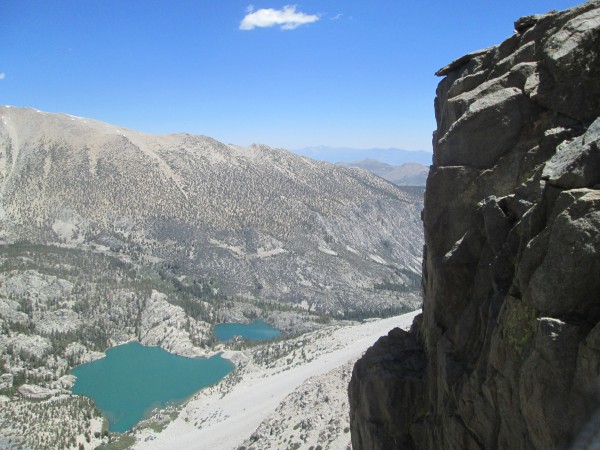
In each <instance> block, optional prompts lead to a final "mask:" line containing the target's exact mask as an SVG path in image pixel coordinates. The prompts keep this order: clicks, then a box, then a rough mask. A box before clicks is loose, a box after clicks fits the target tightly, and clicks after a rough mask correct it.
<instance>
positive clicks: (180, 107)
mask: <svg viewBox="0 0 600 450" xmlns="http://www.w3.org/2000/svg"><path fill="white" fill-rule="evenodd" d="M578 3H579V2H576V1H559V0H556V1H554V0H548V1H540V0H505V1H492V0H479V1H473V0H464V1H461V2H448V1H438V0H421V1H401V0H373V1H364V0H363V1H354V0H328V1H302V2H299V3H290V2H289V1H276V0H271V1H237V0H195V1H177V0H175V1H170V2H167V1H154V0H148V1H144V2H141V1H125V0H77V1H62V0H54V1H46V0H37V1H34V0H3V1H2V2H1V3H0V42H2V44H1V45H0V104H8V105H14V106H29V107H34V108H37V109H41V110H44V111H51V112H67V113H69V114H73V115H77V116H84V117H92V118H95V119H99V120H102V121H106V122H109V123H113V124H116V125H122V126H126V127H129V128H134V129H137V130H140V131H144V132H149V133H171V132H190V133H194V134H205V135H208V136H212V137H214V138H216V139H218V140H221V141H223V142H227V143H234V144H239V145H248V144H251V143H254V142H259V143H264V144H268V145H272V146H277V147H286V148H301V147H306V146H314V145H327V146H334V147H356V148H370V147H398V148H404V149H414V150H416V149H422V150H430V149H431V132H432V131H433V129H434V128H435V120H434V114H433V98H434V96H435V87H436V85H437V83H438V81H439V79H437V78H436V77H435V76H434V75H433V74H434V72H435V71H436V70H437V69H439V68H440V67H442V66H444V65H445V64H447V63H449V62H450V61H451V60H453V59H456V58H457V57H460V56H461V55H463V54H465V53H468V52H470V51H473V50H476V49H479V48H483V47H487V46H490V45H493V44H497V43H500V42H501V41H502V40H503V39H505V38H507V37H509V36H510V35H511V34H512V24H513V22H514V20H516V19H517V18H519V17H520V16H523V15H528V14H534V13H542V12H546V11H548V10H551V9H564V8H567V7H570V6H573V5H576V4H578ZM286 6H290V8H288V9H285V7H286ZM294 7H295V8H294ZM265 10H272V11H265ZM249 14H253V16H249V18H247V19H246V21H245V22H244V24H243V25H242V23H243V22H242V21H243V20H244V18H245V17H247V16H248V15H249ZM286 20H287V22H286ZM270 23H277V24H276V25H273V26H271V27H267V26H262V27H261V26H257V25H269V24H270ZM240 27H241V28H243V29H240ZM282 27H283V28H288V29H282Z"/></svg>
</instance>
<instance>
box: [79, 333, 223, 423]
mask: <svg viewBox="0 0 600 450" xmlns="http://www.w3.org/2000/svg"><path fill="white" fill-rule="evenodd" d="M234 367H235V366H234V364H233V363H232V362H231V361H229V360H226V359H223V358H221V356H220V355H215V356H213V357H211V358H184V357H182V356H177V355H173V354H172V353H169V352H167V351H165V350H163V349H162V348H160V347H145V346H143V345H141V344H139V343H137V342H130V343H128V344H125V345H119V346H118V347H113V348H111V349H109V350H107V351H106V356H105V357H104V358H102V359H99V360H96V361H92V362H90V363H87V364H82V365H81V366H77V367H75V368H74V369H73V370H72V371H71V373H72V374H73V375H75V376H76V377H77V381H76V382H75V385H74V386H73V389H72V391H73V393H74V394H79V395H85V396H87V397H91V398H93V399H94V401H95V402H96V405H98V408H100V410H101V411H102V412H103V413H104V415H105V416H106V417H107V419H108V421H109V428H108V429H109V430H110V431H117V432H124V431H127V430H129V429H131V428H132V427H133V426H134V425H135V424H136V423H138V422H139V421H140V420H142V419H143V418H144V417H145V416H146V415H147V414H148V413H150V412H151V411H152V409H154V408H157V407H163V406H165V405H166V404H169V403H178V402H181V401H183V400H185V399H187V398H188V397H190V396H191V395H192V394H194V393H195V392H197V391H199V390H200V389H202V388H204V387H207V386H210V385H213V384H215V383H217V382H218V381H220V380H221V379H222V378H223V377H224V376H225V375H227V374H228V373H229V372H231V371H232V370H233V368H234Z"/></svg>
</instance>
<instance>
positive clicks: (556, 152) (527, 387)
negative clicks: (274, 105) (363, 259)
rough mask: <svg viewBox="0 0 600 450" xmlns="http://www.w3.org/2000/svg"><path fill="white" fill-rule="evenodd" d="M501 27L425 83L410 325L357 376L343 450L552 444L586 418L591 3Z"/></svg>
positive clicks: (591, 387)
mask: <svg viewBox="0 0 600 450" xmlns="http://www.w3.org/2000/svg"><path fill="white" fill-rule="evenodd" d="M515 29H516V32H515V34H514V35H513V36H512V37H510V38H509V39H507V40H506V41H505V42H503V43H502V44H500V45H498V46H495V47H491V48H488V49H485V50H481V51H478V52H475V53H472V54H469V55H466V56H464V57H462V58H460V59H458V60H457V61H455V62H453V63H451V64H450V65H448V66H446V67H444V68H443V69H441V70H440V71H439V72H438V75H439V76H443V77H444V79H443V80H442V81H441V82H440V84H439V87H438V90H437V97H436V101H435V106H436V108H435V110H436V119H437V123H438V127H437V131H436V133H435V137H434V165H433V167H432V169H431V172H430V175H429V178H428V180H427V188H426V197H425V210H424V218H423V222H424V227H425V240H426V251H425V255H424V256H425V257H424V264H423V288H424V290H423V291H424V307H423V313H422V316H421V317H420V318H418V319H417V320H415V322H414V324H413V327H412V328H411V331H410V332H403V331H402V330H394V331H393V332H391V333H390V334H389V335H388V336H387V337H383V338H381V339H380V341H379V342H378V343H377V344H376V345H375V346H374V347H373V348H372V349H370V350H369V351H368V352H367V354H366V355H365V357H364V358H363V359H361V360H359V362H358V363H357V365H356V366H355V368H354V372H353V376H352V381H351V383H350V388H349V394H350V405H351V432H352V443H353V448H355V449H367V448H368V449H392V448H430V449H438V448H447V449H463V448H469V449H501V448H502V449H503V448H512V449H557V448H565V447H566V446H567V445H568V444H569V442H571V441H572V439H573V436H574V435H575V434H576V433H577V432H578V430H579V429H580V427H581V426H582V424H583V423H584V422H585V421H586V420H587V418H588V417H589V415H590V414H591V412H592V411H593V410H594V409H596V408H598V405H599V403H598V398H597V394H596V393H597V387H598V386H597V380H598V376H599V375H600V340H599V335H600V334H599V333H600V325H598V321H599V320H600V308H599V303H598V292H600V257H599V255H600V51H599V50H600V2H599V1H591V2H588V3H585V4H583V5H581V6H579V7H575V8H572V9H569V10H566V11H564V12H550V13H548V14H544V15H539V16H532V17H524V18H522V19H519V20H518V21H517V22H516V23H515ZM581 448H583V447H581ZM585 448H588V447H585Z"/></svg>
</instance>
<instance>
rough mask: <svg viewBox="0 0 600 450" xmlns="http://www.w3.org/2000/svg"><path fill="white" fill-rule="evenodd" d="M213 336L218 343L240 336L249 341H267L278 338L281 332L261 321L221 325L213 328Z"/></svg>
mask: <svg viewBox="0 0 600 450" xmlns="http://www.w3.org/2000/svg"><path fill="white" fill-rule="evenodd" d="M214 331H215V334H216V335H217V338H219V340H220V341H228V340H230V339H232V338H233V337H234V336H241V337H242V339H245V340H249V341H268V340H270V339H275V338H277V337H279V335H280V334H281V332H280V331H279V330H278V329H277V328H275V327H272V326H271V325H269V324H268V323H266V322H263V321H262V320H255V321H254V322H252V323H221V324H219V325H217V326H216V327H215V330H214Z"/></svg>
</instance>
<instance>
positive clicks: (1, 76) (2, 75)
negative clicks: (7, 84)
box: [0, 72, 6, 80]
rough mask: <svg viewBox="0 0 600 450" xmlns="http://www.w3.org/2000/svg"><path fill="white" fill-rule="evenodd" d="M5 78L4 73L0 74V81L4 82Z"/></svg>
mask: <svg viewBox="0 0 600 450" xmlns="http://www.w3.org/2000/svg"><path fill="white" fill-rule="evenodd" d="M5 78H6V74H5V73H4V72H0V80H4V79H5Z"/></svg>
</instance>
